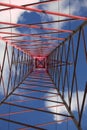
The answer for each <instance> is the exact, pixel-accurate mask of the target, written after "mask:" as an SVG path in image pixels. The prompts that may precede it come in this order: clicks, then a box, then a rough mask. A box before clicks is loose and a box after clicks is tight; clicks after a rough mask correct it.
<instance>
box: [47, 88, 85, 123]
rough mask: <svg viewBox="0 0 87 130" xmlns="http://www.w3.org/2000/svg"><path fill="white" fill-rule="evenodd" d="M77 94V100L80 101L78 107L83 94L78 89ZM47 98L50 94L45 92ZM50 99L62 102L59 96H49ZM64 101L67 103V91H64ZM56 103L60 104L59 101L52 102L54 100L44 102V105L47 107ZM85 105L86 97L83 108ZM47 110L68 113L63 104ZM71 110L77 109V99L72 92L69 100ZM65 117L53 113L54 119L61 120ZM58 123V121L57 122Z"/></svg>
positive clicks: (54, 91)
mask: <svg viewBox="0 0 87 130" xmlns="http://www.w3.org/2000/svg"><path fill="white" fill-rule="evenodd" d="M50 92H53V93H56V92H57V91H56V90H53V89H51V90H50ZM78 95H79V102H80V108H81V105H82V104H81V103H82V100H83V95H84V92H83V91H79V92H78ZM46 96H47V97H48V98H47V99H48V100H50V96H52V94H47V95H46ZM51 100H52V101H59V102H62V100H61V98H60V96H55V97H53V98H51ZM65 101H66V102H67V104H68V103H69V101H68V93H67V92H65ZM56 105H60V104H59V103H54V102H47V101H46V102H45V106H46V107H49V106H56ZM86 107H87V98H86V101H85V106H84V110H85V109H86ZM48 110H49V111H52V112H56V113H62V114H68V115H69V113H68V112H67V110H66V108H65V106H57V107H52V108H48ZM71 110H72V111H73V112H74V111H77V99H76V93H75V92H73V95H72V102H71ZM64 118H65V117H63V116H59V115H54V120H56V121H57V120H62V119H64ZM58 123H60V122H58Z"/></svg>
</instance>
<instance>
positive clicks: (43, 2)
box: [0, 0, 61, 11]
mask: <svg viewBox="0 0 87 130" xmlns="http://www.w3.org/2000/svg"><path fill="white" fill-rule="evenodd" d="M56 1H61V0H49V1H41V2H36V3H31V4H25V5H21V6H23V7H27V6H35V5H42V4H46V3H50V2H56ZM10 9H14V8H12V7H10V8H4V9H1V10H0V11H5V10H10Z"/></svg>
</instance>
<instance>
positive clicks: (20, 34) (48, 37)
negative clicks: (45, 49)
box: [0, 32, 65, 40]
mask: <svg viewBox="0 0 87 130" xmlns="http://www.w3.org/2000/svg"><path fill="white" fill-rule="evenodd" d="M0 34H8V35H12V34H13V35H19V36H32V37H39V38H46V39H55V40H65V38H57V37H50V36H41V35H38V36H37V35H32V34H24V33H23V34H22V33H11V32H0ZM11 37H12V36H11Z"/></svg>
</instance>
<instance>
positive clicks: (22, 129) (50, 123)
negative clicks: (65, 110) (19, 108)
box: [18, 117, 72, 130]
mask: <svg viewBox="0 0 87 130" xmlns="http://www.w3.org/2000/svg"><path fill="white" fill-rule="evenodd" d="M68 120H72V119H71V118H70V117H68V118H65V119H62V120H57V121H52V122H47V123H43V124H37V125H35V126H46V125H52V124H55V123H58V122H59V123H60V122H61V123H62V122H65V121H68ZM28 129H29V128H27V127H25V128H20V129H18V130H28Z"/></svg>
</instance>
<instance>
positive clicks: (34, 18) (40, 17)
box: [0, 0, 87, 130]
mask: <svg viewBox="0 0 87 130" xmlns="http://www.w3.org/2000/svg"><path fill="white" fill-rule="evenodd" d="M39 1H40V0H25V1H24V0H19V1H18V0H0V2H5V3H10V4H15V5H24V4H29V3H30V4H31V3H36V2H39ZM29 7H31V8H38V9H41V10H49V11H54V12H62V13H66V14H72V15H80V16H85V15H86V12H87V1H86V0H83V1H80V0H75V1H71V0H67V1H66V0H59V2H52V3H50V4H46V5H45V4H42V5H39V6H38V5H36V6H29ZM2 8H3V7H2V6H0V9H2ZM63 19H65V17H61V16H55V15H47V14H42V13H37V12H31V11H24V10H19V9H15V10H14V9H13V10H6V11H2V12H0V22H4V21H6V22H12V23H21V24H22V23H23V24H28V23H39V22H45V21H52V20H63ZM71 23H72V22H71ZM71 23H70V24H71ZM80 23H81V22H79V23H78V25H79V24H80ZM0 27H4V25H0ZM42 27H43V28H44V27H45V28H46V27H49V28H51V27H53V28H55V29H56V28H58V29H73V28H76V25H75V24H71V27H70V26H69V25H68V24H67V23H66V24H65V23H55V24H46V25H43V26H42ZM0 31H1V32H2V31H3V30H2V29H0ZM4 31H6V32H15V33H37V32H45V31H43V30H42V31H41V30H38V29H32V28H31V29H23V28H22V29H14V28H12V29H4ZM3 36H5V34H0V37H3ZM6 36H7V34H6ZM53 36H57V35H53ZM24 39H28V38H27V37H24ZM19 40H20V38H19ZM21 40H23V39H22V38H21ZM29 40H35V38H29ZM38 40H39V38H38ZM0 44H1V45H0V64H2V59H3V52H4V46H5V44H4V42H3V41H2V40H0ZM56 44H57V43H56ZM56 44H55V46H56ZM47 51H48V50H47ZM10 52H11V48H10V49H9V55H10ZM32 52H33V51H32ZM33 53H34V52H33ZM7 64H8V63H7V62H6V64H5V67H4V79H6V73H7V72H8V65H7ZM49 91H54V90H51V89H50V90H49ZM54 92H55V91H54ZM0 93H1V94H2V89H0ZM46 96H48V97H49V96H51V94H50V95H46ZM82 96H83V90H82V91H81V90H79V97H80V98H81V100H82ZM48 99H49V98H48ZM75 99H76V96H75V93H73V99H72V104H71V105H72V111H74V112H76V110H77V107H76V103H75V102H74V101H75ZM53 100H56V101H57V100H59V101H61V100H60V99H58V97H55V98H53ZM81 100H80V101H81ZM66 101H67V91H66ZM67 103H68V101H67ZM52 105H56V104H55V103H48V102H45V106H52ZM56 110H57V111H58V112H61V113H67V112H66V109H65V107H62V108H60V109H59V108H56V109H55V108H49V111H52V112H55V111H56ZM84 112H85V113H84V115H85V116H86V117H87V114H86V113H87V102H86V104H85V109H84ZM85 116H84V117H85ZM53 119H54V120H57V119H60V120H62V118H61V117H59V116H57V117H56V116H55V115H54V117H53ZM84 119H85V118H84ZM84 119H83V122H85V120H84ZM84 124H85V123H84ZM59 125H61V123H60V124H59ZM71 125H72V126H73V124H72V123H71ZM84 127H85V126H84ZM60 128H61V127H60ZM72 129H73V128H72ZM61 130H62V129H61ZM83 130H86V129H85V128H83Z"/></svg>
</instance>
